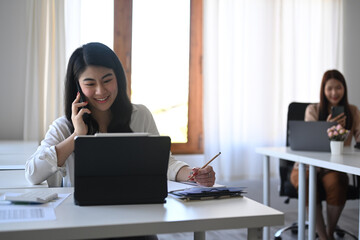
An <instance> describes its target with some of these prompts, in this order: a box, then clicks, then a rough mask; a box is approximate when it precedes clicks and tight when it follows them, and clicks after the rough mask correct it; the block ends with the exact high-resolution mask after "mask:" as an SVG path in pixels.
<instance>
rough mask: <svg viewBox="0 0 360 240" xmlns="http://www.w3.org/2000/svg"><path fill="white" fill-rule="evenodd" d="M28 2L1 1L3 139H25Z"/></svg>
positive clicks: (0, 111) (0, 133)
mask: <svg viewBox="0 0 360 240" xmlns="http://www.w3.org/2000/svg"><path fill="white" fill-rule="evenodd" d="M25 9H26V0H1V1H0V77H1V79H0V139H22V137H23V118H24V117H23V115H24V114H23V112H24V99H25V97H24V93H25V91H24V84H25V56H26V54H25V51H26V35H27V33H26V24H27V23H26V11H25Z"/></svg>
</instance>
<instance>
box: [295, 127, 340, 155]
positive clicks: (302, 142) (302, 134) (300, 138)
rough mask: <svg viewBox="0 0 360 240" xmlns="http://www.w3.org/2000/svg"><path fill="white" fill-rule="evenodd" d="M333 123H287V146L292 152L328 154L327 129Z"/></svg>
mask: <svg viewBox="0 0 360 240" xmlns="http://www.w3.org/2000/svg"><path fill="white" fill-rule="evenodd" d="M333 125H336V123H334V122H325V121H317V122H305V121H289V144H290V148H291V149H292V150H300V151H319V152H330V140H329V138H328V135H327V129H328V128H330V127H331V126H333Z"/></svg>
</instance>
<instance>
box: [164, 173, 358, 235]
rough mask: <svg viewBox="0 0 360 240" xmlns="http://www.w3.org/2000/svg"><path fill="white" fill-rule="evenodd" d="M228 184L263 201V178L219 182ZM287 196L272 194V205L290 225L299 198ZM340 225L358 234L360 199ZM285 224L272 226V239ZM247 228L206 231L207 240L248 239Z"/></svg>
mask: <svg viewBox="0 0 360 240" xmlns="http://www.w3.org/2000/svg"><path fill="white" fill-rule="evenodd" d="M219 184H224V185H226V186H245V187H247V192H248V193H247V194H246V196H247V197H249V198H251V199H253V200H255V201H258V202H262V180H242V181H237V182H231V183H225V182H219ZM278 186H279V180H277V179H272V180H271V185H270V188H271V192H276V189H278ZM284 201H285V198H284V197H280V196H279V195H278V194H271V199H270V202H271V207H273V208H275V209H278V210H280V211H282V212H284V214H285V225H284V226H288V225H291V224H292V223H294V222H296V220H297V200H294V199H292V200H291V201H290V203H289V204H285V203H284ZM339 226H340V227H341V228H342V229H344V230H347V231H349V232H351V233H352V234H354V235H355V236H358V226H359V201H358V200H351V201H348V202H347V203H346V206H345V209H344V211H343V213H342V215H341V217H340V220H339ZM282 227H283V226H276V227H271V228H270V236H271V237H270V239H274V237H273V236H274V234H275V232H276V231H277V230H279V229H281V228H282ZM246 236H247V232H246V229H232V230H221V231H208V232H206V239H207V240H235V239H246ZM158 238H159V240H188V239H189V240H190V239H193V233H176V234H159V235H158ZM282 239H283V240H292V239H294V240H295V239H297V235H296V234H294V233H291V231H287V232H285V233H284V234H283V235H282ZM336 239H344V240H347V239H353V238H352V237H350V236H346V235H345V236H344V237H343V238H341V237H338V236H336Z"/></svg>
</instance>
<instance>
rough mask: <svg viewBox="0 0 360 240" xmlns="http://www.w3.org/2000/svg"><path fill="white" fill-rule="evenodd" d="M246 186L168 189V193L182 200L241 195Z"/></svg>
mask: <svg viewBox="0 0 360 240" xmlns="http://www.w3.org/2000/svg"><path fill="white" fill-rule="evenodd" d="M245 189H246V187H194V188H188V189H182V190H175V191H170V192H169V194H170V195H171V196H173V197H175V198H177V199H180V200H183V201H193V200H210V199H222V198H232V197H243V194H245V193H246V191H245Z"/></svg>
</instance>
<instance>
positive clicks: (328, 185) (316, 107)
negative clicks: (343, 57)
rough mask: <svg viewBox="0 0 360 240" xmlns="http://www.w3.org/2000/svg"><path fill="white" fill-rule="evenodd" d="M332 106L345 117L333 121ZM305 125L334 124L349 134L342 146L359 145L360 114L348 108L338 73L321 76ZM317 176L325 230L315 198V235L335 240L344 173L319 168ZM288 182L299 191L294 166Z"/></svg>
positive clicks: (345, 180)
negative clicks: (340, 109)
mask: <svg viewBox="0 0 360 240" xmlns="http://www.w3.org/2000/svg"><path fill="white" fill-rule="evenodd" d="M335 106H343V107H344V113H341V114H339V115H338V116H335V117H333V116H332V114H331V108H332V107H335ZM305 121H328V122H337V123H339V124H341V125H342V126H343V127H344V128H345V129H348V130H350V133H349V135H348V137H347V138H346V139H345V142H344V145H345V146H350V144H351V140H352V136H354V138H355V140H356V141H357V142H359V141H360V112H359V109H358V108H357V107H356V106H354V105H351V104H349V102H348V96H347V87H346V82H345V78H344V76H343V75H342V74H341V73H340V72H339V71H338V70H329V71H326V72H325V73H324V76H323V79H322V82H321V88H320V103H315V104H310V105H309V106H308V107H307V108H306V111H305ZM307 175H308V172H307ZM317 175H318V177H317V179H318V181H319V182H320V184H322V186H323V188H324V190H325V200H326V203H327V207H326V210H327V211H326V212H327V226H325V221H324V217H323V215H322V204H321V197H320V196H319V194H318V196H317V205H316V232H317V234H318V235H319V239H321V240H322V239H324V240H325V239H334V231H335V228H336V225H337V222H338V220H339V217H340V215H341V212H342V210H343V208H344V206H345V202H346V195H347V186H348V182H349V180H348V176H347V174H346V173H342V172H337V171H333V170H327V169H322V168H317ZM307 179H308V176H307ZM291 182H292V184H293V185H294V186H295V187H296V188H298V164H297V163H296V164H295V165H294V168H293V170H292V173H291Z"/></svg>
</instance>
